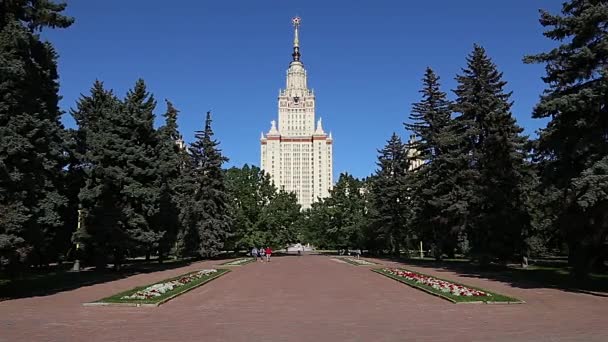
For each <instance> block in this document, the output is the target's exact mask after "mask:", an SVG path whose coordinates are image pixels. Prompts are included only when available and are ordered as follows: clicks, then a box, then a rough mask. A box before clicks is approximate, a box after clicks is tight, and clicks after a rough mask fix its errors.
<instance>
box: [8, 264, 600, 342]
mask: <svg viewBox="0 0 608 342" xmlns="http://www.w3.org/2000/svg"><path fill="white" fill-rule="evenodd" d="M375 261H376V262H379V263H384V264H385V265H390V266H402V265H400V264H397V263H392V262H383V261H380V260H375ZM217 264H219V262H209V261H206V262H199V263H195V264H192V265H189V266H187V267H183V268H179V269H173V270H167V271H162V272H155V273H149V274H139V275H135V276H132V277H129V278H125V279H120V280H117V281H112V282H107V283H102V284H96V285H92V286H85V287H82V288H79V289H76V290H72V291H66V292H60V293H56V294H52V295H48V296H41V297H31V298H24V299H16V300H9V301H4V302H0V341H3V342H4V341H11V342H12V341H87V342H94V341H205V342H208V341H309V342H320V341H608V324H606V323H607V322H608V298H607V297H601V296H592V295H589V294H582V293H573V292H567V291H563V290H558V289H550V288H542V287H540V288H539V287H537V288H518V287H512V286H510V285H509V284H507V283H501V282H497V281H491V280H487V279H480V278H469V277H460V276H458V275H457V274H455V273H452V272H446V271H443V270H439V269H429V268H416V267H410V268H411V269H413V270H417V271H421V272H424V273H428V274H431V275H436V276H440V277H442V278H446V279H450V280H454V281H459V282H463V283H465V284H469V285H472V286H479V287H482V288H486V289H488V290H491V291H495V292H499V293H503V294H505V295H509V296H514V297H517V298H520V299H523V300H525V301H526V302H527V303H526V304H518V305H484V304H452V303H450V302H448V301H445V300H442V299H440V298H437V297H434V296H431V295H428V294H426V293H424V292H422V291H419V290H416V289H413V288H411V287H409V286H406V285H404V284H400V283H398V282H397V281H394V280H391V279H389V278H387V277H383V276H381V275H379V274H376V273H373V272H371V271H369V268H368V267H353V266H351V265H347V264H341V263H337V262H335V261H332V260H331V259H330V258H329V257H325V256H315V255H305V256H301V257H298V256H285V257H273V259H272V261H271V262H270V263H261V262H256V263H252V264H248V265H245V266H243V267H238V268H233V269H232V272H230V273H229V274H227V275H224V276H222V277H220V278H218V279H216V280H214V281H212V282H210V283H208V284H206V285H203V286H202V287H200V288H197V289H195V290H193V291H191V292H189V293H187V294H185V295H183V296H180V297H178V298H176V299H174V300H172V301H170V302H168V303H166V304H164V305H162V306H160V307H158V308H133V307H85V306H83V305H82V303H85V302H90V301H94V300H97V299H100V298H103V297H106V296H109V295H112V294H114V293H117V292H120V291H124V290H127V289H130V288H132V287H134V286H139V285H145V284H149V283H153V282H155V281H160V280H162V279H166V278H169V277H172V276H176V275H179V274H182V273H186V272H189V271H193V270H197V269H202V268H208V267H212V266H213V265H217Z"/></svg>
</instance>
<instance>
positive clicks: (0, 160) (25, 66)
mask: <svg viewBox="0 0 608 342" xmlns="http://www.w3.org/2000/svg"><path fill="white" fill-rule="evenodd" d="M65 7H66V5H65V4H56V3H54V2H52V1H48V0H44V1H27V2H26V1H2V2H0V89H1V95H0V268H4V267H9V268H12V269H14V267H16V266H18V265H24V264H27V263H47V262H48V261H49V258H53V257H55V255H56V254H57V252H59V251H57V250H55V247H57V246H58V245H56V244H55V243H56V237H57V236H61V235H65V234H63V233H62V231H63V230H64V229H65V227H64V226H63V222H62V217H61V215H62V210H63V208H64V207H65V205H66V198H65V195H64V191H63V171H62V169H63V166H64V165H65V163H66V158H65V152H66V146H65V145H64V138H65V135H64V130H63V126H62V125H61V122H60V117H61V114H62V113H61V110H60V109H59V107H58V102H59V98H60V97H59V95H58V91H59V83H58V74H57V54H56V53H55V50H54V49H53V46H52V45H51V44H50V43H48V42H43V41H42V40H41V38H40V35H39V32H40V31H42V29H44V28H47V27H50V28H55V27H59V28H66V27H69V26H70V25H71V24H72V22H73V19H72V18H70V17H66V16H64V15H62V12H63V10H64V9H65ZM61 252H65V251H61Z"/></svg>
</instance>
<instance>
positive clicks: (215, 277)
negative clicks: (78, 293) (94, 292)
mask: <svg viewBox="0 0 608 342" xmlns="http://www.w3.org/2000/svg"><path fill="white" fill-rule="evenodd" d="M218 271H219V270H218ZM223 271H224V272H222V273H220V274H216V275H214V276H212V277H210V278H208V279H206V280H205V281H203V282H201V283H199V284H197V285H196V286H192V287H190V288H187V289H185V290H184V291H181V292H178V293H175V294H173V295H171V296H169V297H167V298H164V299H162V300H160V301H158V302H156V303H134V302H116V303H114V302H102V301H101V300H102V299H100V300H99V301H96V302H90V303H83V304H82V305H83V306H128V307H158V306H161V305H163V304H165V303H166V302H168V301H170V300H171V299H173V298H176V297H179V296H181V295H183V294H185V293H188V292H190V291H192V290H194V289H196V288H199V287H201V286H203V285H205V284H207V283H208V282H210V281H212V280H214V279H217V278H219V277H221V276H223V275H225V274H228V273H230V272H231V271H230V270H229V269H223ZM194 272H196V271H193V272H188V273H184V274H189V273H194ZM175 278H177V277H175ZM169 279H172V278H169ZM151 285H153V284H151ZM127 291H129V290H127ZM127 291H123V292H127ZM119 293H120V292H119ZM106 298H107V297H106Z"/></svg>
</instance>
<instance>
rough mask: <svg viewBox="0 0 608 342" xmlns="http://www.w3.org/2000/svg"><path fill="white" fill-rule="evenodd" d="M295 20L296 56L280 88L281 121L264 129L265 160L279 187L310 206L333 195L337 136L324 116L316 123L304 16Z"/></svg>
mask: <svg viewBox="0 0 608 342" xmlns="http://www.w3.org/2000/svg"><path fill="white" fill-rule="evenodd" d="M292 22H293V26H294V28H295V32H294V40H293V53H292V57H293V59H292V61H291V63H289V69H287V85H286V87H285V89H282V90H280V92H279V100H278V107H279V124H278V126H277V124H276V122H275V121H274V120H273V121H272V122H271V127H270V131H268V133H266V134H264V133H262V138H261V140H260V143H261V150H262V156H261V159H262V160H261V161H262V163H261V164H262V169H263V170H264V171H265V172H267V173H268V174H269V175H270V176H271V178H272V180H273V181H274V184H275V185H276V186H277V187H278V188H279V189H283V190H285V191H291V192H294V193H295V194H296V195H297V197H298V202H299V203H300V204H301V205H302V207H303V208H309V207H310V205H311V204H312V203H313V202H315V201H316V200H317V198H319V197H320V198H323V197H328V196H329V190H330V189H331V187H332V184H333V180H332V172H333V170H332V164H333V163H332V160H333V158H332V157H333V156H332V144H333V139H332V136H331V133H330V134H329V135H328V134H326V133H325V131H323V126H322V125H321V119H319V121H317V123H316V125H315V94H314V92H313V91H312V89H308V86H307V82H306V70H305V69H304V64H302V62H301V61H300V40H299V37H298V30H299V28H300V18H298V17H296V18H293V20H292Z"/></svg>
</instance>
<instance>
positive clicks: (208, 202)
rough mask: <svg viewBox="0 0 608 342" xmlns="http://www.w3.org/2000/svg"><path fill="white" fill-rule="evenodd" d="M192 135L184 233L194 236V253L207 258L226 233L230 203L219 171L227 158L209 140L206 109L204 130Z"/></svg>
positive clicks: (209, 121) (222, 243) (208, 116)
mask: <svg viewBox="0 0 608 342" xmlns="http://www.w3.org/2000/svg"><path fill="white" fill-rule="evenodd" d="M195 137H196V141H195V142H194V143H193V144H192V146H191V147H190V155H191V156H192V164H193V182H194V185H195V188H194V193H193V195H192V198H191V200H190V205H189V206H188V213H187V218H186V221H187V227H186V230H187V233H186V234H184V236H185V238H187V236H191V237H195V238H196V239H197V243H198V245H197V246H196V253H197V254H198V255H200V256H201V257H206V258H208V257H213V256H215V255H217V254H218V253H219V252H220V251H221V250H222V248H223V247H224V243H225V241H226V239H227V238H228V237H229V235H230V229H231V217H230V208H229V205H230V203H229V197H228V193H227V192H226V186H225V183H224V172H223V170H222V164H223V163H224V162H226V161H227V160H228V159H227V158H226V157H224V156H223V155H222V153H221V151H220V149H219V148H218V145H219V143H218V142H217V141H215V140H214V139H213V130H212V129H211V113H210V112H207V118H206V120H205V129H204V130H203V131H197V132H196V135H195ZM188 232H189V233H188ZM192 233H196V235H194V234H192ZM193 235H194V236H193Z"/></svg>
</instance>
